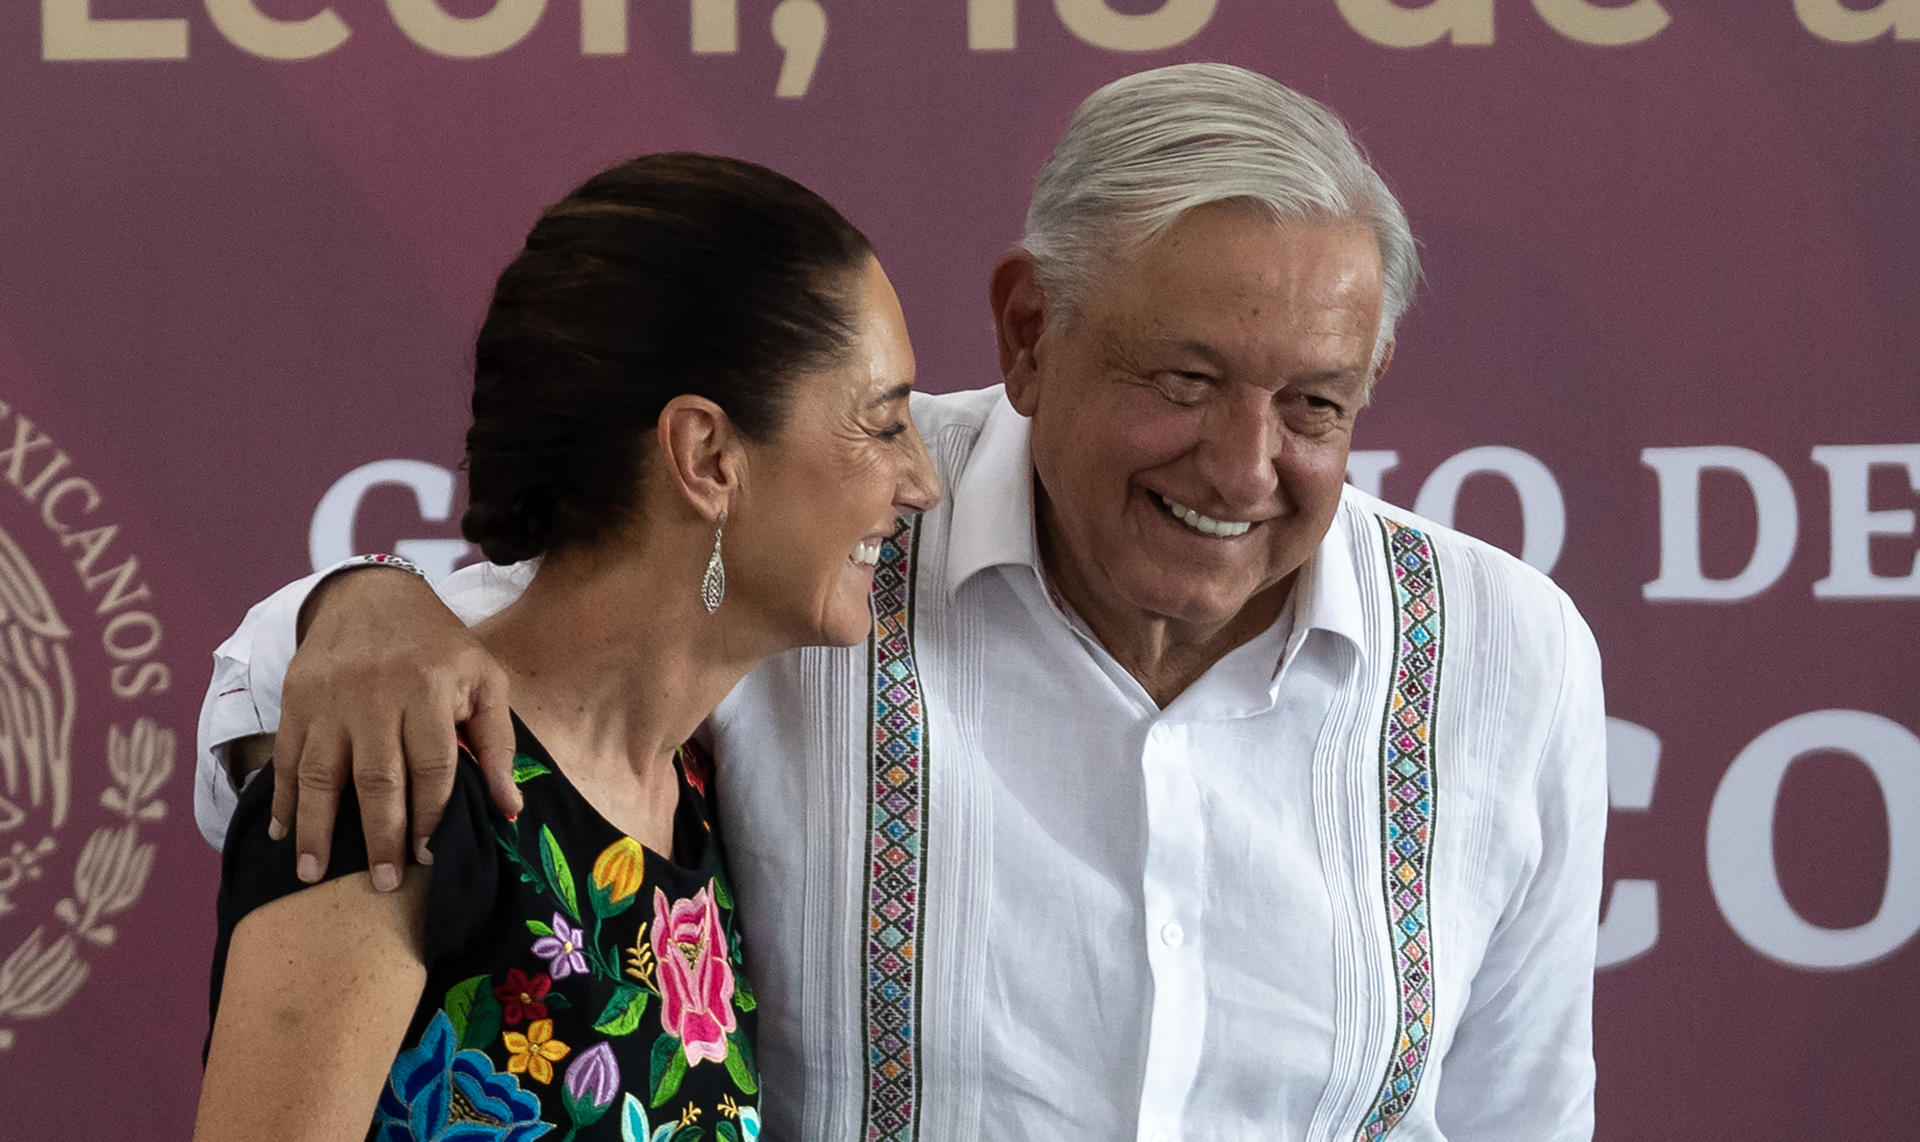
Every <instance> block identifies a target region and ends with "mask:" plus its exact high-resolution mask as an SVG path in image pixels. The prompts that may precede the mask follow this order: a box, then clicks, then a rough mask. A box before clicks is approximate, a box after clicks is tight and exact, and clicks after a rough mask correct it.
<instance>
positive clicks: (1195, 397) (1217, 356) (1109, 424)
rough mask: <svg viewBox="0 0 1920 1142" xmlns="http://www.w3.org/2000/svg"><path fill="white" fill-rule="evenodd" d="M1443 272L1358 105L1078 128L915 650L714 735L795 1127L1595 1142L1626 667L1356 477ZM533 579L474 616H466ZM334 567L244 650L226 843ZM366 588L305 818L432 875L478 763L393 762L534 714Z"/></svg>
mask: <svg viewBox="0 0 1920 1142" xmlns="http://www.w3.org/2000/svg"><path fill="white" fill-rule="evenodd" d="M1417 274H1418V270H1417V262H1416V255H1415V250H1414V243H1413V238H1412V235H1411V233H1410V231H1409V229H1408V226H1407V222H1406V218H1405V215H1404V214H1403V212H1402V211H1401V208H1400V206H1399V204H1398V203H1397V202H1396V201H1395V200H1394V197H1393V195H1392V194H1391V193H1390V192H1389V191H1388V190H1387V188H1386V186H1385V185H1384V183H1383V182H1382V181H1381V180H1380V178H1379V176H1378V175H1377V174H1376V173H1375V172H1374V171H1373V170H1372V168H1371V167H1370V166H1369V165H1368V164H1367V163H1366V161H1365V160H1364V159H1363V158H1362V157H1361V155H1360V153H1359V151H1358V150H1357V148H1356V147H1355V145H1354V144H1353V142H1352V140H1351V139H1350V138H1349V136H1348V134H1347V132H1346V130H1345V128H1344V127H1343V126H1342V125H1341V123H1340V122H1339V120H1338V119H1336V118H1335V117H1334V116H1333V115H1332V114H1331V113H1329V112H1328V111H1327V110H1326V109H1324V108H1322V107H1321V106H1319V105H1318V104H1316V103H1314V102H1313V101H1311V100H1309V99H1306V98H1305V97H1303V96H1300V95H1298V94H1297V93H1295V92H1293V91H1290V90H1289V89H1287V88H1285V87H1282V86H1281V85H1279V84H1277V83H1274V82H1273V81H1271V80H1269V79H1266V78H1264V77H1261V76H1258V75H1255V74H1253V73H1251V72H1247V71H1244V70H1241V69H1238V68H1232V67H1227V66H1223V65H1213V64H1193V65H1183V66H1178V67H1169V68H1162V69H1158V70H1155V71H1149V72H1145V73H1142V74H1139V75H1134V76H1130V77H1128V78H1125V79H1122V80H1120V81H1118V82H1116V83H1113V84H1110V85H1108V86H1107V87H1105V88H1102V89H1101V90H1100V91H1097V92H1095V93H1094V94H1093V95H1092V96H1091V97H1090V98H1089V99H1088V100H1087V101H1086V103H1085V104H1083V105H1082V106H1081V108H1080V109H1079V111H1078V112H1077V113H1076V114H1075V116H1074V118H1073V121H1072V123H1071V124H1070V125H1069V127H1068V129H1067V132H1066V135H1065V137H1064V138H1063V139H1062V140H1061V142H1060V145H1059V148H1058V149H1057V150H1056V151H1055V153H1054V155H1053V157H1052V158H1051V159H1050V160H1049V162H1048V163H1047V165H1046V167H1045V168H1044V169H1043V170H1042V172H1041V174H1040V178H1039V182H1038V186H1037V189H1036V191H1035V194H1034V199H1033V204H1032V209H1031V211H1030V212H1029V214H1028V218H1027V232H1026V236H1025V238H1024V239H1023V241H1022V243H1021V245H1020V247H1019V248H1018V249H1016V250H1014V251H1013V252H1011V253H1009V254H1007V255H1006V256H1005V257H1003V258H1002V259H1001V260H1000V262H999V264H998V265H996V266H995V268H994V271H993V278H992V288H991V296H992V303H993V311H994V318H995V328H996V331H997V335H998V343H999V356H1000V368H1001V373H1002V376H1003V377H1004V380H1005V385H1004V387H1000V386H996V387H994V388H991V389H984V390H979V391H975V392H966V393H956V394H951V395H946V396H932V397H916V398H915V405H914V415H915V417H916V418H917V419H918V420H919V422H920V425H921V428H922V431H923V433H924V435H925V437H926V440H927V445H928V448H929V451H930V452H931V454H932V456H933V459H934V462H935V464H936V466H937V467H938V469H939V471H940V474H941V478H942V482H943V485H944V486H945V488H946V489H947V497H946V500H945V502H944V503H943V504H942V505H941V506H940V507H939V508H938V509H936V510H934V511H932V512H929V513H927V514H926V515H924V516H922V517H918V518H916V519H913V520H910V521H907V522H906V523H905V525H904V526H903V528H902V530H901V532H900V533H899V535H898V536H896V537H895V538H894V539H893V540H892V541H890V542H889V543H888V544H887V545H886V547H885V549H884V550H883V552H882V558H881V562H880V566H879V570H878V572H877V574H876V578H875V595H874V606H875V612H876V618H877V625H876V631H875V635H874V637H873V639H872V640H871V641H870V642H869V643H868V644H867V645H866V646H864V647H859V648H855V649H852V650H844V651H843V650H835V649H825V648H813V649H806V650H801V651H797V652H794V653H791V654H788V655H786V656H784V657H782V658H780V659H776V660H775V661H774V663H773V664H772V665H769V666H768V667H766V668H764V669H762V670H761V671H759V672H757V673H756V674H753V675H751V676H749V677H748V678H747V680H746V681H745V682H743V683H742V684H741V685H740V687H739V688H738V689H737V690H736V691H735V692H734V693H733V694H732V695H731V696H730V697H729V698H728V699H727V701H726V702H725V703H724V704H723V705H722V706H721V707H720V709H719V710H718V711H717V712H716V714H715V716H714V718H713V721H712V723H711V724H710V726H709V732H710V734H711V738H712V745H713V748H714V752H715V756H716V759H717V762H718V765H719V767H720V777H719V780H720V781H721V783H722V788H723V790H724V794H723V796H722V797H721V799H720V804H721V806H722V812H723V815H724V817H725V825H726V829H727V833H728V845H729V852H730V854H731V855H730V859H731V862H732V865H733V875H734V879H735V882H736V884H737V886H738V895H739V896H740V897H741V898H742V900H743V904H742V907H741V913H740V914H741V916H742V917H743V919H744V923H745V928H746V936H747V943H748V948H747V951H748V956H749V961H750V963H751V966H752V971H753V972H754V975H755V978H756V981H757V985H758V991H759V994H760V996H761V1007H760V1027H761V1033H762V1036H763V1042H762V1046H761V1051H760V1062H761V1066H762V1071H763V1073H764V1075H765V1081H766V1085H767V1090H768V1098H767V1106H766V1113H767V1123H768V1132H769V1135H770V1136H773V1137H779V1138H784V1139H847V1138H855V1137H862V1138H867V1139H875V1140H888V1142H893V1140H909V1139H926V1140H941V1142H944V1140H957V1139H975V1138H983V1139H984V1138H1030V1139H1040V1138H1086V1139H1119V1138H1136V1139H1140V1140H1142V1142H1146V1140H1150V1139H1173V1138H1196V1139H1260V1140H1262V1142H1275V1140H1287V1142H1292V1140H1315V1142H1331V1140H1340V1142H1347V1140H1352V1139H1373V1138H1380V1137H1385V1136H1388V1135H1391V1136H1392V1137H1393V1138H1395V1139H1427V1140H1433V1139H1454V1140H1455V1142H1488V1140H1498V1139H1514V1140H1525V1142H1558V1140H1563V1139H1586V1138H1590V1137H1591V1135H1592V1129H1593V1101H1592V1099H1593V1081H1594V1075H1593V1061H1592V1052H1591V1026H1590V1025H1591V1019H1590V1009H1591V1000H1592V977H1593V965H1594V939H1595V929H1596V916H1597V912H1598V904H1599V892H1600V858H1601V840H1602V833H1603V830H1604V823H1605V816H1606V791H1605V767H1604V742H1603V735H1604V727H1603V717H1602V709H1601V697H1600V666H1599V659H1598V654H1597V652H1596V650H1595V647H1594V644H1593V640H1592V637H1591V635H1590V634H1589V633H1588V631H1587V628H1586V626H1585V625H1584V624H1583V623H1582V621H1581V619H1580V617H1579V615H1578V614H1577V613H1576V612H1575V610H1574V607H1573V605H1572V604H1571V602H1569V601H1568V599H1567V598H1566V596H1565V595H1564V594H1563V593H1561V592H1560V591H1559V590H1558V589H1557V588H1556V587H1554V585H1553V584H1552V583H1551V582H1549V581H1548V580H1547V579H1546V578H1545V577H1543V576H1541V575H1539V574H1537V573H1536V572H1534V571H1532V570H1531V569H1529V568H1527V567H1525V566H1524V565H1522V564H1521V563H1519V562H1518V561H1517V560H1515V559H1513V558H1511V557H1509V556H1507V555H1505V554H1503V553H1501V552H1499V551H1497V550H1495V549H1493V548H1491V547H1489V546H1487V545H1485V544H1482V543H1480V542H1477V541H1475V540H1472V539H1469V538H1467V537H1465V536H1462V535H1459V534H1457V533H1455V532H1452V531H1450V530H1448V529H1446V528H1442V527H1439V526H1437V525H1434V524H1432V523H1429V522H1426V521H1424V520H1421V519H1418V518H1416V517H1414V516H1412V515H1410V514H1408V513H1406V512H1403V511H1400V510H1399V509H1397V508H1393V507H1389V506H1387V505H1385V504H1383V503H1381V502H1379V501H1378V500H1375V499H1373V498H1371V497H1369V496H1367V495H1364V494H1362V493H1360V492H1358V491H1356V490H1355V489H1353V488H1351V487H1349V486H1346V485H1345V484H1344V482H1343V477H1344V472H1345V467H1346V460H1347V453H1348V448H1349V442H1350V438H1351V432H1352V429H1353V425H1354V421H1355V417H1356V415H1357V414H1358V412H1359V410H1360V409H1361V407H1362V406H1364V405H1365V404H1366V403H1367V400H1368V398H1369V396H1370V394H1371V391H1372V388H1373V385H1374V383H1375V381H1377V380H1378V379H1379V377H1380V376H1381V374H1383V373H1384V372H1385V371H1386V368H1387V365H1388V363H1389V362H1390V360H1391V358H1392V355H1393V345H1394V341H1393V330H1394V323H1395V320H1396V319H1397V318H1398V317H1399V316H1400V314H1401V312H1402V311H1403V310H1404V309H1405V307H1406V305H1407V303H1408V301H1409V299H1410V296H1411V294H1412V290H1413V285H1414V281H1415V279H1416V277H1417ZM529 574H530V570H529V569H527V568H524V567H522V568H513V569H506V570H501V569H496V568H478V569H468V570H464V571H461V572H458V573H456V574H455V575H454V576H453V577H452V578H451V579H449V580H448V581H447V582H446V583H445V584H443V585H442V587H441V592H442V594H443V595H444V596H445V597H446V599H447V601H448V602H449V603H450V604H452V605H453V607H454V609H455V610H456V611H458V612H459V613H460V614H461V615H462V616H463V617H465V618H467V619H472V618H474V617H475V616H477V615H478V614H481V613H486V612H489V611H491V610H494V609H497V608H498V607H500V606H502V605H504V604H505V602H506V601H508V600H509V599H510V598H511V597H512V595H513V593H514V591H516V590H517V589H518V587H519V585H522V584H523V583H524V582H525V580H526V578H527V576H528V575H529ZM319 579H320V576H315V577H314V578H313V579H311V580H306V581H303V582H302V583H300V584H296V585H294V586H293V587H290V588H288V589H287V590H285V591H283V592H282V593H281V594H279V595H277V596H275V597H274V598H273V599H270V600H269V601H268V602H267V603H264V604H262V605H261V606H260V607H257V608H255V610H254V612H253V613H252V614H250V615H249V617H248V620H247V623H246V625H244V626H243V627H242V629H241V631H240V632H239V633H238V634H236V636H235V637H234V638H233V639H231V640H229V642H228V643H227V644H225V645H224V646H223V647H222V648H221V650H220V652H219V654H218V656H217V661H218V669H217V672H216V675H215V680H214V684H213V688H212V690H211V691H210V692H209V698H208V705H207V707H206V710H205V712H204V714H203V718H202V735H201V737H202V746H203V749H202V774H201V781H200V784H199V787H198V792H199V793H200V794H201V797H200V799H199V800H200V805H199V808H200V809H201V810H202V815H201V819H202V824H203V827H207V828H208V831H209V833H210V835H211V834H213V833H217V832H218V831H219V829H221V828H223V827H224V815H225V812H226V809H227V807H228V806H230V805H231V802H232V798H233V784H232V780H231V778H230V776H229V772H230V771H229V768H228V764H227V763H228V762H229V761H232V760H236V759H235V758H234V757H230V756H229V755H230V754H235V753H237V752H238V751H232V750H229V749H228V748H226V747H227V746H228V745H230V744H231V743H233V742H234V741H235V740H237V739H241V738H244V737H246V736H248V735H258V734H263V733H270V732H272V731H273V730H274V729H275V723H276V722H277V721H279V713H280V707H279V698H280V693H281V691H280V676H281V674H282V672H283V671H285V670H286V668H287V662H288V659H289V658H290V657H292V652H293V645H294V641H295V633H294V632H295V625H296V622H295V617H296V615H297V614H299V612H300V611H301V609H302V603H303V601H304V600H306V599H307V592H308V590H309V589H310V588H311V587H312V585H313V584H314V582H316V581H318V580H319ZM327 584H328V587H327V592H326V594H325V595H324V596H323V597H320V598H317V599H315V600H313V602H314V605H313V606H310V607H308V608H307V610H309V611H311V612H312V614H311V615H309V616H305V617H306V618H308V619H309V620H310V626H309V629H308V631H307V635H306V642H305V643H304V645H303V649H302V650H301V652H300V655H299V657H298V658H297V659H295V664H294V671H295V681H294V683H292V684H290V686H289V688H288V690H287V692H286V693H287V698H288V706H287V710H286V719H285V723H284V724H282V725H281V729H282V738H281V741H282V742H283V743H285V744H286V745H287V746H288V748H284V749H282V750H281V752H280V754H279V756H280V758H281V762H282V764H283V765H286V764H289V763H290V762H291V763H293V764H297V766H298V781H297V782H295V781H289V780H285V779H284V778H283V779H282V781H281V782H280V783H279V785H280V787H281V788H283V789H285V790H288V791H289V794H291V793H292V791H294V790H295V789H296V788H297V790H298V793H299V797H300V801H299V804H298V809H297V812H298V825H299V829H300V834H301V838H300V845H301V851H302V852H303V853H310V854H313V855H314V856H315V857H316V859H317V861H318V864H317V865H316V868H317V867H319V865H324V861H325V845H326V844H327V837H328V836H329V834H330V831H331V830H330V824H331V817H332V813H333V805H334V800H335V797H336V795H337V792H338V790H339V788H340V787H341V785H342V783H343V781H344V780H345V779H346V778H347V776H348V775H349V772H350V773H351V776H352V777H353V778H354V779H355V782H356V785H357V786H358V789H359V795H360V797H361V800H362V803H363V810H362V811H363V816H364V818H365V820H366V821H367V822H368V830H367V831H368V834H369V850H370V855H371V857H372V858H373V861H374V863H375V864H376V866H377V865H380V864H383V863H384V864H385V865H386V866H387V871H388V874H389V877H390V878H394V877H397V875H398V868H399V865H400V864H401V863H404V862H403V858H402V854H403V853H404V845H405V837H406V834H407V825H406V808H405V806H404V805H403V804H402V803H401V802H402V798H403V796H404V795H403V794H400V793H398V792H393V790H396V789H398V788H399V787H400V786H401V785H402V784H404V783H405V782H406V781H407V780H410V781H411V783H412V788H413V790H414V798H413V799H414V806H415V809H414V813H413V818H412V826H411V827H412V833H413V835H414V836H415V837H416V838H419V837H423V836H425V835H426V834H427V833H429V832H430V831H431V828H432V825H433V822H434V820H435V819H436V818H437V816H438V804H439V802H438V800H437V798H438V797H439V796H442V795H443V794H441V793H440V792H439V791H441V790H443V789H444V788H445V787H446V785H447V784H448V783H449V782H450V776H449V772H450V766H451V764H452V758H451V757H450V756H446V755H447V754H449V753H450V750H448V749H446V748H445V747H444V746H442V747H425V748H421V747H416V748H413V749H410V750H408V751H407V752H409V753H410V754H411V755H412V756H410V757H409V758H408V759H407V766H408V767H409V768H410V769H411V774H410V777H403V775H402V769H401V761H400V757H399V755H400V753H401V752H402V750H401V748H400V746H399V743H400V742H401V741H402V740H412V739H407V738H406V737H405V735H404V734H403V733H402V730H401V729H400V727H401V726H403V725H405V726H410V727H411V726H418V725H420V724H423V722H425V723H439V722H444V723H445V724H446V725H448V726H451V724H452V723H453V722H455V721H466V722H467V724H468V726H469V732H470V734H471V735H472V736H473V737H474V738H475V739H476V740H479V741H483V742H485V741H492V740H498V735H499V734H500V732H501V730H500V726H499V723H500V722H501V721H502V720H503V719H504V717H505V715H504V702H503V699H502V695H503V691H504V682H503V681H502V680H501V679H500V677H499V676H498V671H497V668H494V667H493V666H492V664H491V663H490V662H489V661H487V660H486V659H485V656H484V654H482V653H479V652H477V651H476V650H475V648H474V646H473V644H472V643H471V642H470V641H468V640H467V639H466V636H465V634H464V629H463V628H462V627H460V625H459V624H458V622H456V621H455V620H454V619H453V618H452V617H451V616H449V614H448V613H447V612H446V611H445V610H444V609H442V608H439V607H437V606H433V605H428V604H424V603H423V602H422V599H423V598H424V597H425V591H424V589H423V588H421V587H420V586H419V585H418V584H417V583H416V582H415V581H413V580H411V579H409V578H408V577H406V576H404V575H400V574H396V573H392V572H374V571H362V572H360V573H358V574H354V575H342V576H337V577H334V578H331V579H329V580H327ZM694 588H695V585H693V584H689V585H687V589H689V590H691V589H694ZM663 589H671V588H670V587H663ZM335 711H342V712H335ZM349 712H350V713H349ZM449 736H450V735H449ZM509 737H510V735H509ZM435 740H439V739H435ZM296 743H304V748H302V746H300V745H297V744H296ZM381 743H386V744H385V745H382V744H381ZM321 745H324V746H326V748H324V749H322V748H319V747H320V746H321ZM482 752H483V753H492V752H495V751H492V750H490V749H489V750H483V751H482ZM349 754H351V758H350V759H349ZM483 761H485V763H486V764H488V765H490V766H492V767H494V768H496V769H497V768H498V767H499V765H500V761H499V759H497V758H492V757H489V758H485V759H483ZM235 768H241V767H240V766H238V765H236V766H235ZM382 791H385V792H382ZM505 796H508V797H510V796H511V794H505ZM289 800H290V797H289ZM293 812H294V807H293V806H292V805H291V804H289V803H283V804H277V805H276V808H275V815H276V819H277V820H278V821H280V822H281V823H282V824H286V823H290V822H292V820H293V816H292V814H293Z"/></svg>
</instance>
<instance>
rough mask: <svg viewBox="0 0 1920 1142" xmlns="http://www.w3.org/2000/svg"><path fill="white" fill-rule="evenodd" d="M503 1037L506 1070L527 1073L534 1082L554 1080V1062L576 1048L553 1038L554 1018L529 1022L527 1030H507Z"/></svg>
mask: <svg viewBox="0 0 1920 1142" xmlns="http://www.w3.org/2000/svg"><path fill="white" fill-rule="evenodd" d="M500 1038H501V1039H502V1040H504V1041H505V1042H506V1044H507V1073H508V1074H513V1075H521V1074H524V1075H527V1076H528V1077H530V1078H532V1079H533V1081H535V1082H540V1083H550V1082H552V1081H553V1064H555V1063H557V1062H559V1061H560V1060H561V1059H564V1058H566V1057H567V1052H568V1051H570V1050H572V1049H573V1048H571V1047H569V1046H567V1045H566V1044H565V1043H562V1042H561V1041H560V1040H558V1039H556V1038H554V1037H553V1020H551V1019H536V1020H534V1021H533V1022H532V1023H529V1024H528V1025H527V1033H526V1034H525V1035H522V1034H521V1033H520V1032H518V1031H507V1032H505V1033H503V1034H502V1035H501V1036H500Z"/></svg>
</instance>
